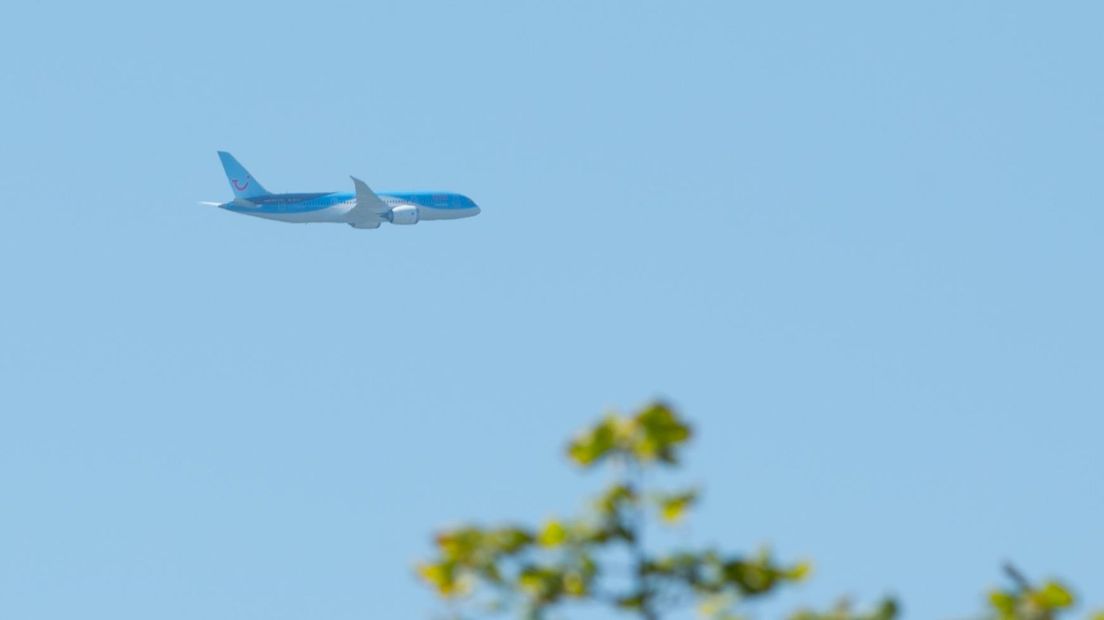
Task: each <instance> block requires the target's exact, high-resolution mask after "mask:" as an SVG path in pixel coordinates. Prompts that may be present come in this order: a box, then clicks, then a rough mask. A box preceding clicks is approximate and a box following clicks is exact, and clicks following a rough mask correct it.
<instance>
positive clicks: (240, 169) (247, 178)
mask: <svg viewBox="0 0 1104 620" xmlns="http://www.w3.org/2000/svg"><path fill="white" fill-rule="evenodd" d="M218 156H219V159H220V160H222V169H223V170H225V171H226V178H227V179H228V180H229V181H230V188H231V189H233V190H234V198H256V197H257V196H264V195H265V194H267V193H268V190H266V189H265V188H264V187H263V186H262V185H261V184H260V183H259V182H258V181H257V179H254V178H253V175H251V174H249V171H248V170H246V169H245V166H243V165H241V164H239V163H238V160H236V159H234V156H233V155H231V154H230V153H227V152H226V151H219V152H218Z"/></svg>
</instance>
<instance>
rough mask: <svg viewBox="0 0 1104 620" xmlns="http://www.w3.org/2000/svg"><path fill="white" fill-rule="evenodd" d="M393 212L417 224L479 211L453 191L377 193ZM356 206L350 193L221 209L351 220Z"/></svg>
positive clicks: (272, 197)
mask: <svg viewBox="0 0 1104 620" xmlns="http://www.w3.org/2000/svg"><path fill="white" fill-rule="evenodd" d="M377 195H378V196H379V198H380V200H382V201H383V202H384V203H385V204H386V205H387V206H388V207H390V208H391V210H390V211H388V212H386V213H385V214H384V218H385V219H386V220H388V221H390V222H391V223H393V224H414V223H417V222H420V221H428V220H455V219H459V218H464V217H472V216H474V215H478V214H479V207H478V206H477V205H476V204H475V202H474V201H472V199H470V198H468V197H467V196H464V195H462V194H456V193H451V192H394V193H379V194H377ZM355 206H356V194H353V193H349V192H329V193H305V194H267V195H264V196H256V197H250V198H248V199H245V200H241V199H239V200H232V201H230V202H226V203H222V204H220V205H219V207H220V208H223V209H226V210H227V211H233V212H235V213H244V214H246V215H253V216H256V217H263V218H266V219H270V220H279V221H282V222H299V223H307V222H332V223H348V222H349V218H348V213H349V212H350V211H352V210H353V207H355Z"/></svg>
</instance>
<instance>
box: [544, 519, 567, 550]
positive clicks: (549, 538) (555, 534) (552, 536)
mask: <svg viewBox="0 0 1104 620" xmlns="http://www.w3.org/2000/svg"><path fill="white" fill-rule="evenodd" d="M566 539H567V529H566V528H564V525H563V523H560V522H559V521H556V520H552V521H549V522H548V523H546V524H545V525H544V529H542V530H541V532H540V534H539V535H538V536H537V542H538V543H540V545H541V546H542V547H549V548H552V547H558V546H560V545H562V544H563V542H564V540H566Z"/></svg>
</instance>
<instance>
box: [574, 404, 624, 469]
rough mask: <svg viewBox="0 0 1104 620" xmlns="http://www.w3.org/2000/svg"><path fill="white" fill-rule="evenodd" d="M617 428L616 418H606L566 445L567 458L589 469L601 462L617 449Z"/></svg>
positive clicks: (618, 424)
mask: <svg viewBox="0 0 1104 620" xmlns="http://www.w3.org/2000/svg"><path fill="white" fill-rule="evenodd" d="M619 426H620V422H619V420H618V418H617V417H616V416H607V417H606V418H604V419H603V420H602V421H601V422H599V423H598V424H597V425H595V426H594V427H593V428H591V429H589V430H586V431H584V432H583V433H582V434H580V435H579V436H578V437H576V438H575V439H573V440H572V441H571V442H570V443H569V444H568V446H567V455H568V457H570V458H571V460H572V461H575V463H577V464H578V465H581V466H583V467H589V466H591V465H594V464H595V463H597V462H599V461H601V460H602V459H603V458H605V457H606V456H608V455H609V454H610V452H612V451H613V450H614V449H615V448H616V447H617V435H618V427H619Z"/></svg>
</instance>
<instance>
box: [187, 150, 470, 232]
mask: <svg viewBox="0 0 1104 620" xmlns="http://www.w3.org/2000/svg"><path fill="white" fill-rule="evenodd" d="M218 155H219V159H221V160H222V167H223V169H224V170H226V178H227V179H229V180H230V188H231V189H233V190H234V199H233V200H231V201H230V202H203V203H200V204H204V205H208V206H212V207H219V208H221V209H226V210H227V211H233V212H235V213H245V214H246V215H253V216H256V217H263V218H265V219H270V220H279V221H281V222H299V223H305V222H332V223H340V224H348V225H349V226H352V227H353V228H379V226H380V224H381V223H383V222H390V223H392V224H400V225H410V224H417V223H418V222H423V221H428V220H455V219H460V218H462V217H472V216H474V215H479V206H478V205H476V204H475V202H473V201H472V199H471V198H468V197H467V196H464V195H461V194H455V193H452V192H388V193H381V194H376V193H375V192H373V191H372V190H371V189H369V188H368V185H366V184H365V183H364V181H361V180H360V179H358V178H356V177H349V178H351V179H352V180H353V188H354V189H355V190H356V191H355V192H353V193H347V192H345V193H343V192H321V193H302V194H273V193H270V192H269V191H268V190H266V189H265V188H264V187H263V186H262V185H261V184H260V183H258V182H257V179H255V178H253V175H251V174H249V171H247V170H246V169H245V167H244V166H242V165H241V164H239V163H238V160H236V159H234V156H233V155H231V154H230V153H227V152H225V151H219V152H218Z"/></svg>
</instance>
